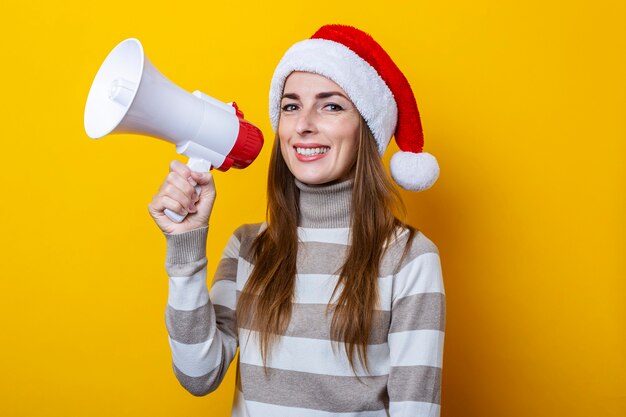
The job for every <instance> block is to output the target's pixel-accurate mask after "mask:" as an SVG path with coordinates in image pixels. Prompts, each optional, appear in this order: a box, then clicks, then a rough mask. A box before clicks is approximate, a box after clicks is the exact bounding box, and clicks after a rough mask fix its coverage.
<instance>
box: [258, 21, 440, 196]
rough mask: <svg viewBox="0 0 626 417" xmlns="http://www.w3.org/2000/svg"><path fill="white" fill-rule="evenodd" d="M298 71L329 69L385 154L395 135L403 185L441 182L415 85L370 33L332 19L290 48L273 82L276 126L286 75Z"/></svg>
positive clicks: (395, 170)
mask: <svg viewBox="0 0 626 417" xmlns="http://www.w3.org/2000/svg"><path fill="white" fill-rule="evenodd" d="M293 71H304V72H312V73H315V74H319V75H323V76H324V77H327V78H329V79H331V80H332V81H334V82H335V83H336V84H337V85H339V86H340V87H341V88H342V89H343V90H344V91H345V92H346V93H347V94H348V96H349V97H350V100H352V102H353V103H354V105H355V106H356V108H357V109H358V111H359V113H361V115H362V116H363V119H365V122H366V123H367V125H368V127H369V128H370V130H371V131H372V134H373V135H374V138H375V139H376V145H377V147H378V151H379V153H380V155H381V156H382V155H383V154H384V153H385V150H386V149H387V145H388V144H389V141H390V140H391V137H392V136H394V137H395V139H396V143H397V144H398V147H399V148H400V152H397V153H396V154H394V155H393V156H392V158H391V163H390V171H391V176H392V177H393V179H394V180H395V181H396V183H398V184H399V185H400V186H401V187H402V188H404V189H406V190H411V191H421V190H425V189H427V188H429V187H430V186H432V185H433V184H434V183H435V181H436V180H437V177H438V176H439V165H438V164H437V160H436V159H435V157H434V156H432V155H430V154H428V153H426V152H423V151H422V147H423V146H424V135H423V132H422V124H421V121H420V115H419V111H418V110H417V103H416V102H415V96H414V95H413V90H411V86H410V85H409V82H408V81H407V79H406V77H405V76H404V74H402V72H401V71H400V69H399V68H398V67H397V66H396V64H395V63H394V62H393V61H392V59H391V58H390V57H389V55H388V54H387V52H385V50H384V49H383V48H382V47H381V46H380V45H379V44H378V43H377V42H376V41H375V40H374V39H373V38H372V37H371V36H370V35H368V34H367V33H365V32H363V31H361V30H359V29H356V28H354V27H351V26H344V25H326V26H323V27H321V28H320V29H319V30H318V31H317V32H315V34H314V35H313V36H312V37H311V38H310V39H306V40H304V41H301V42H298V43H296V44H294V45H293V46H292V47H291V48H289V49H288V50H287V52H286V53H285V55H284V56H283V57H282V59H281V60H280V62H279V63H278V66H277V67H276V70H275V71H274V75H273V77H272V83H271V86H270V119H271V121H272V127H273V128H274V131H275V132H276V130H277V129H278V119H279V116H280V102H281V97H282V94H283V89H284V87H285V81H286V79H287V77H288V76H289V74H291V73H292V72H293Z"/></svg>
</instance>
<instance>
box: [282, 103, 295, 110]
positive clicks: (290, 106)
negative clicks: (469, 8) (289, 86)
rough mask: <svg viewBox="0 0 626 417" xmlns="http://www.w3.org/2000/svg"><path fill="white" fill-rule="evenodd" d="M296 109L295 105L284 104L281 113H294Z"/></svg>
mask: <svg viewBox="0 0 626 417" xmlns="http://www.w3.org/2000/svg"><path fill="white" fill-rule="evenodd" d="M297 108H298V106H296V105H295V104H285V105H284V106H283V111H294V110H296V109H297Z"/></svg>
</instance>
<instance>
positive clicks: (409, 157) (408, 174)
mask: <svg viewBox="0 0 626 417" xmlns="http://www.w3.org/2000/svg"><path fill="white" fill-rule="evenodd" d="M389 168H390V171H391V176H392V177H393V179H394V181H395V182H396V183H398V185H400V186H401V187H402V188H404V189H405V190H410V191H422V190H425V189H427V188H430V187H431V186H432V185H433V184H434V183H435V181H437V178H438V177H439V164H438V163H437V159H435V157H434V156H432V155H431V154H429V153H426V152H420V153H412V152H396V153H395V154H394V155H393V156H392V157H391V161H390V163H389Z"/></svg>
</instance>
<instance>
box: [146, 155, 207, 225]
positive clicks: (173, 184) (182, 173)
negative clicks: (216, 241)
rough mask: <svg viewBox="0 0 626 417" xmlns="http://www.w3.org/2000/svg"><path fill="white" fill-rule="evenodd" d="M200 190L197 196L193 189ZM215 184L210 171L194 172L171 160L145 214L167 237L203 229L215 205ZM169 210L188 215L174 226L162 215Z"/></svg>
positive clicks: (173, 223)
mask: <svg viewBox="0 0 626 417" xmlns="http://www.w3.org/2000/svg"><path fill="white" fill-rule="evenodd" d="M196 184H198V185H200V186H201V187H202V190H201V191H200V195H197V194H196V190H195V188H194V186H195V185H196ZM215 195H216V192H215V183H214V182H213V175H211V173H210V172H195V171H192V170H191V169H189V167H188V166H187V165H185V164H183V163H182V162H180V161H176V160H174V161H172V163H171V164H170V173H169V174H168V175H167V177H166V178H165V181H163V184H161V187H160V188H159V192H158V193H157V194H156V195H155V196H154V198H153V199H152V201H151V202H150V204H148V211H149V212H150V215H151V216H152V218H153V219H154V221H155V222H156V224H157V226H159V228H160V229H161V230H162V231H163V233H167V234H178V233H184V232H188V231H190V230H193V229H197V228H200V227H205V226H206V225H207V224H208V223H209V217H211V211H212V210H213V203H214V202H215ZM165 209H170V210H172V211H174V212H176V213H179V214H181V215H185V214H186V215H187V217H185V219H184V220H183V221H182V222H180V223H175V222H173V221H171V220H170V219H169V217H167V216H166V215H165V213H164V212H163V210H165Z"/></svg>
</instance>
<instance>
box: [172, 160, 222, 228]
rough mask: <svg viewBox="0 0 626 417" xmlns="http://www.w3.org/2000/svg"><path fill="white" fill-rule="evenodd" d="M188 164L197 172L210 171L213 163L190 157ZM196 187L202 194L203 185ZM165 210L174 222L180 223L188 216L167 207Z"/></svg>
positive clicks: (197, 191)
mask: <svg viewBox="0 0 626 417" xmlns="http://www.w3.org/2000/svg"><path fill="white" fill-rule="evenodd" d="M187 166H188V167H189V168H191V170H192V171H196V172H208V171H209V170H210V169H211V163H210V162H209V161H207V160H205V159H201V158H189V161H188V162H187ZM194 188H195V189H196V193H198V195H200V191H202V187H201V186H200V185H196V186H195V187H194ZM163 212H164V213H165V215H166V216H167V217H169V219H170V220H171V221H173V222H174V223H180V222H182V221H183V220H185V217H187V215H186V214H185V215H184V216H183V215H181V214H178V213H176V212H174V211H172V210H170V209H165V210H164V211H163Z"/></svg>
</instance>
